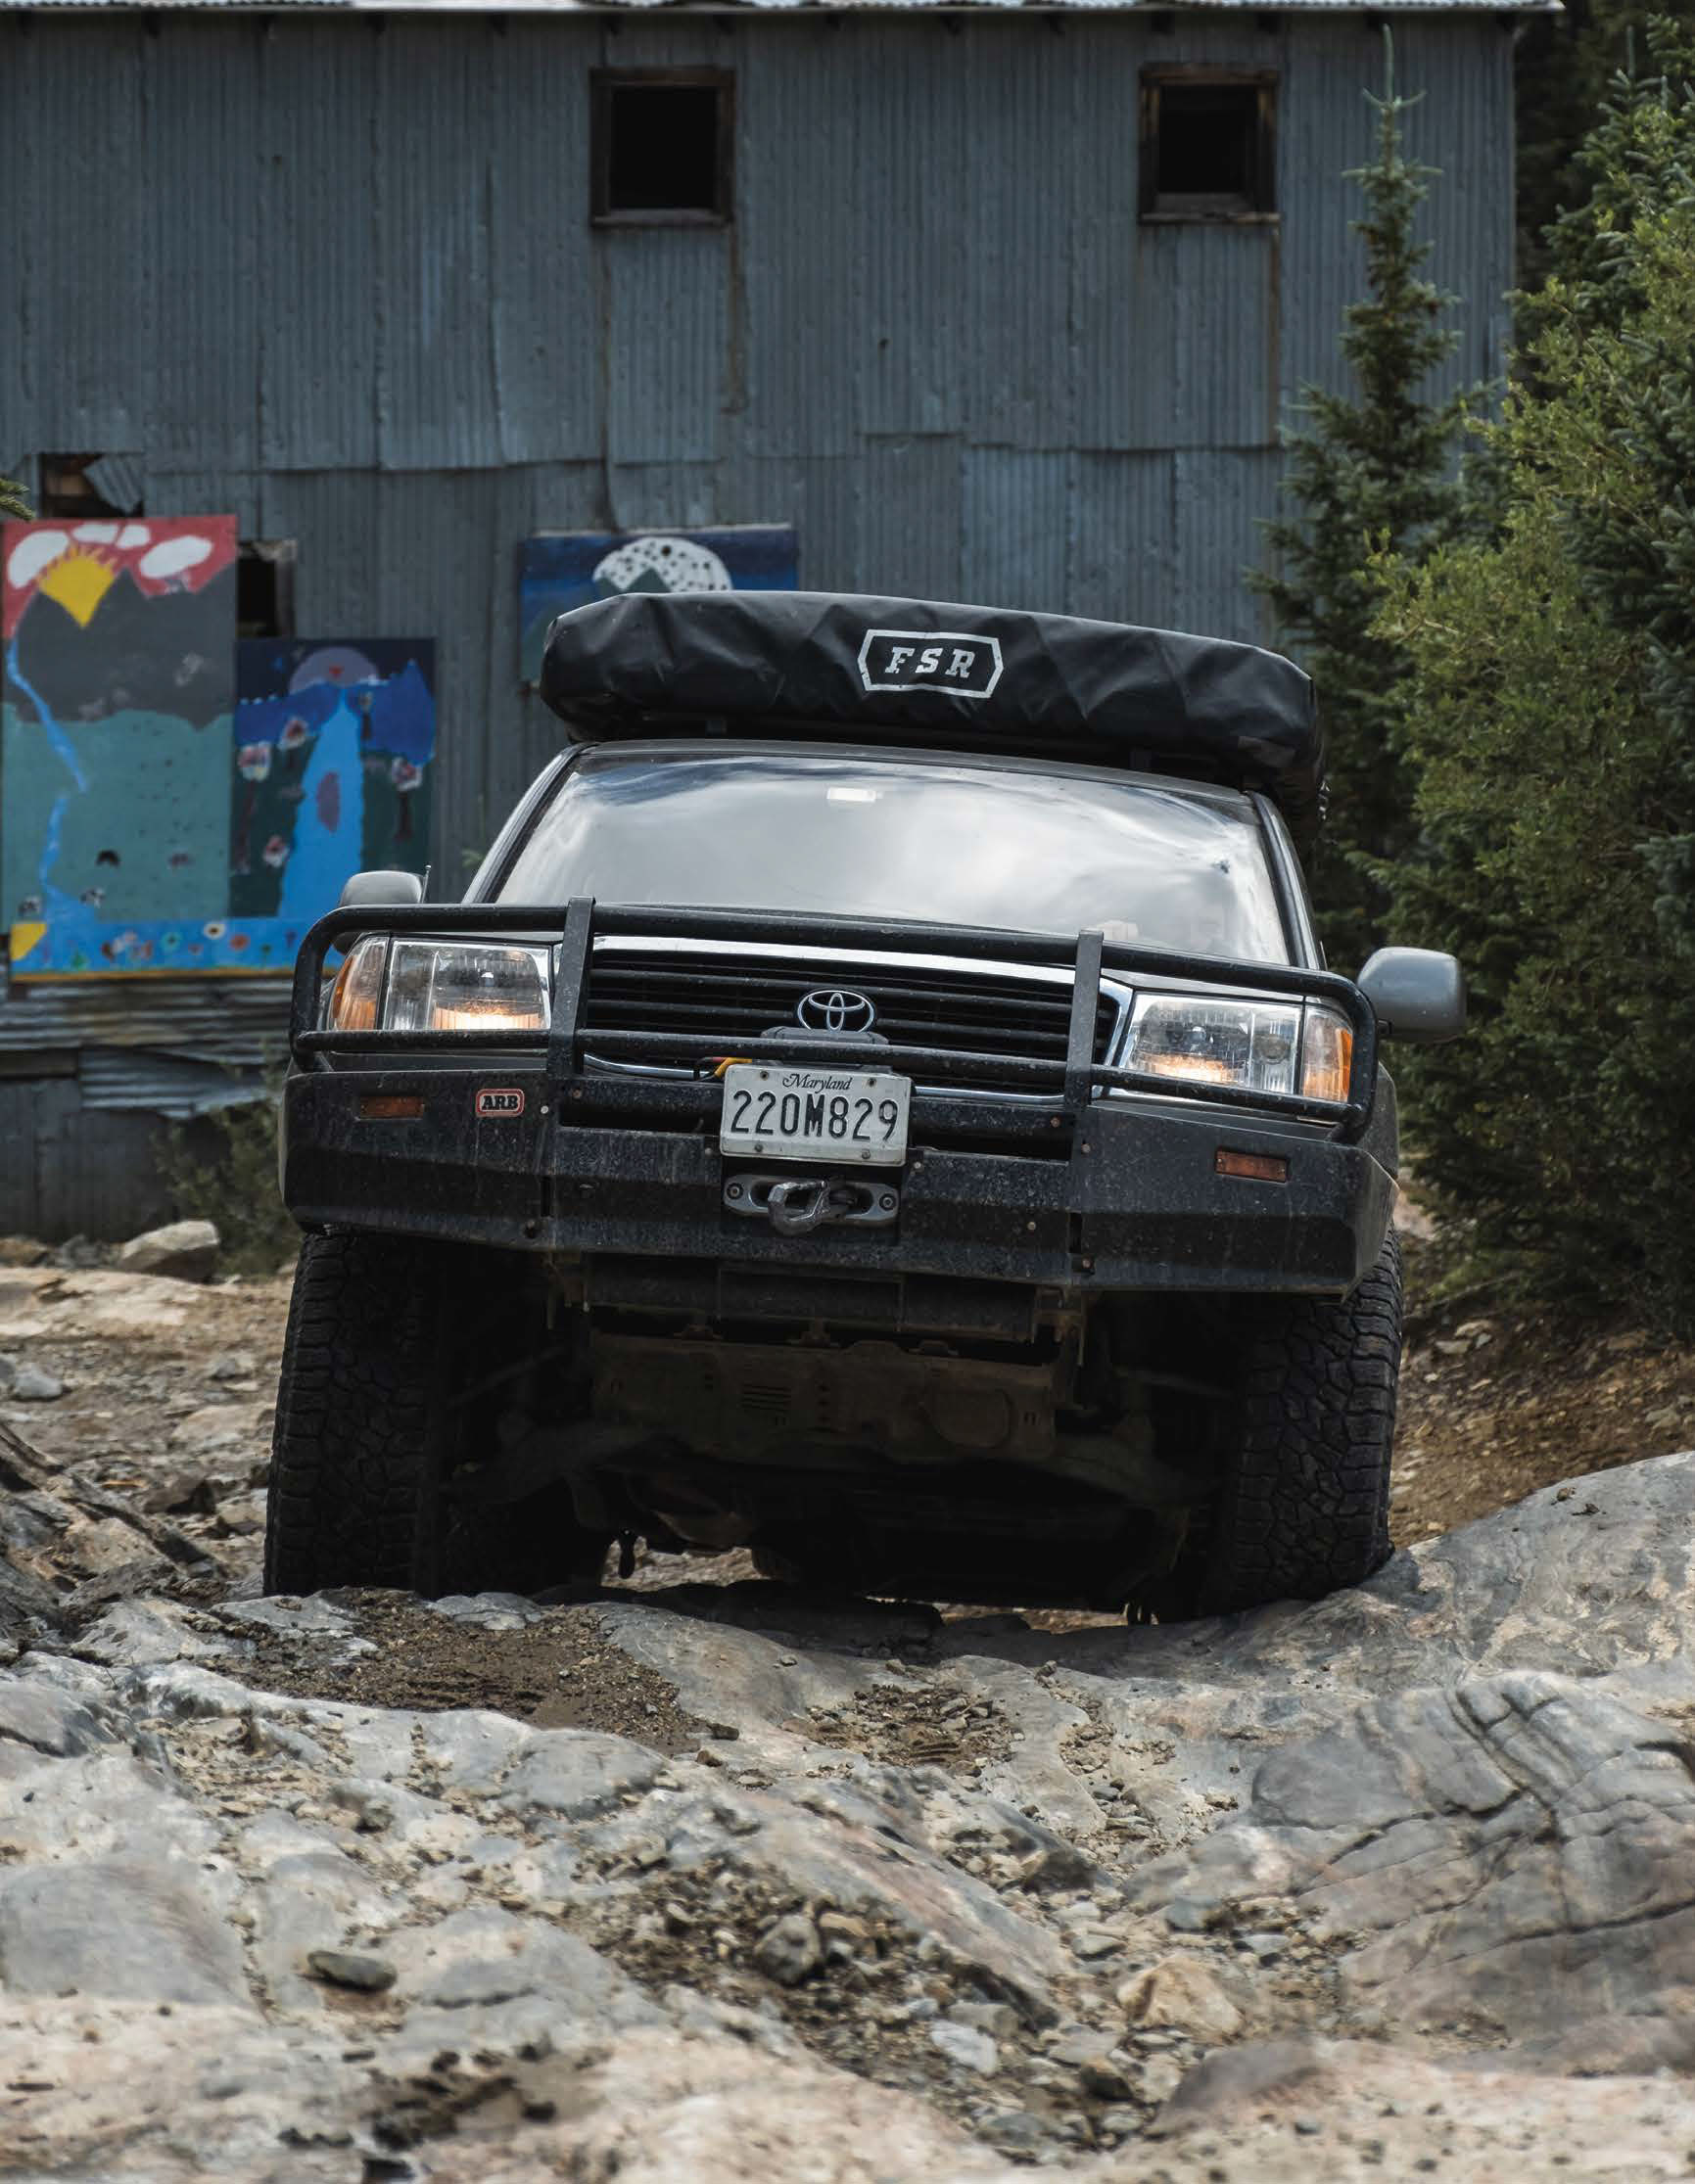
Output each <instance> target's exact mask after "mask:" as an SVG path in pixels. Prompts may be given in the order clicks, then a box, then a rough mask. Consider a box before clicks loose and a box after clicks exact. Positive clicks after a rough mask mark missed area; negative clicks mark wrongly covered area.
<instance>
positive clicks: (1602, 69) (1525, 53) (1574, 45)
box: [1514, 0, 1691, 288]
mask: <svg viewBox="0 0 1695 2184" xmlns="http://www.w3.org/2000/svg"><path fill="white" fill-rule="evenodd" d="M1690 13H1691V0H1680V5H1679V6H1677V7H1675V8H1672V9H1667V8H1665V7H1663V6H1662V7H1660V8H1658V9H1656V8H1655V7H1654V6H1653V5H1652V4H1651V0H1565V5H1564V6H1563V7H1561V8H1559V9H1557V10H1550V11H1549V12H1548V13H1546V14H1543V15H1534V16H1530V17H1528V18H1526V19H1525V20H1524V22H1523V23H1522V24H1521V26H1520V30H1519V34H1518V35H1519V44H1518V52H1517V55H1516V59H1515V66H1514V89H1515V95H1516V99H1515V103H1516V106H1517V114H1518V199H1519V202H1518V227H1519V278H1520V280H1521V282H1522V283H1523V284H1524V286H1525V287H1526V288H1533V287H1539V286H1540V284H1541V283H1542V282H1543V281H1544V280H1545V279H1546V278H1547V276H1548V274H1549V272H1550V271H1552V270H1553V261H1552V257H1551V256H1550V252H1549V234H1550V231H1551V229H1552V227H1553V225H1554V223H1555V221H1556V219H1557V218H1558V217H1559V215H1560V214H1561V213H1562V212H1564V211H1568V210H1573V211H1581V209H1583V207H1584V206H1585V205H1586V204H1587V202H1588V198H1589V193H1590V190H1591V189H1592V188H1593V187H1594V184H1595V181H1596V178H1597V176H1596V170H1595V168H1594V167H1593V165H1592V164H1591V163H1589V162H1587V161H1586V159H1585V156H1584V145H1585V140H1586V138H1587V137H1588V133H1589V131H1590V129H1591V128H1592V127H1593V125H1594V120H1595V115H1596V112H1597V111H1598V109H1599V108H1600V107H1601V105H1602V104H1603V102H1604V101H1605V99H1606V97H1607V92H1608V87H1609V85H1610V84H1611V83H1612V81H1613V79H1614V77H1615V76H1616V75H1617V74H1618V72H1619V70H1621V69H1626V68H1629V67H1630V64H1631V60H1632V56H1633V54H1635V53H1640V52H1642V51H1644V50H1645V32H1646V28H1647V24H1648V22H1649V20H1650V18H1651V17H1652V16H1653V15H1655V14H1663V15H1665V14H1680V15H1681V16H1682V17H1683V18H1684V19H1685V20H1686V19H1687V18H1688V17H1689V15H1690Z"/></svg>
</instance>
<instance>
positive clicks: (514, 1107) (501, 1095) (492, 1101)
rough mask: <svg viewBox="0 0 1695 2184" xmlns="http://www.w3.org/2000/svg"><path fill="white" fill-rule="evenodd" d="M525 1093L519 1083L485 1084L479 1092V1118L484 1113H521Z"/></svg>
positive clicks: (503, 1114)
mask: <svg viewBox="0 0 1695 2184" xmlns="http://www.w3.org/2000/svg"><path fill="white" fill-rule="evenodd" d="M523 1112H524V1094H523V1092H522V1090H521V1089H520V1088H519V1087H518V1086H517V1085H485V1086H484V1087H483V1089H482V1090H481V1092H478V1094H477V1115H478V1119H479V1120H481V1118H482V1117H483V1116H484V1115H502V1116H511V1115H521V1114H522V1113H523Z"/></svg>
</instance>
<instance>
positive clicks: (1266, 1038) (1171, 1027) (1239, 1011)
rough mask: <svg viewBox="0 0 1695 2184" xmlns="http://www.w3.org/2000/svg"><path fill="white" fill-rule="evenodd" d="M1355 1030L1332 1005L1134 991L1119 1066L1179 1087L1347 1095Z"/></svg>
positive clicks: (1333, 1096) (1335, 1097)
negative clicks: (1304, 1004) (1126, 1038)
mask: <svg viewBox="0 0 1695 2184" xmlns="http://www.w3.org/2000/svg"><path fill="white" fill-rule="evenodd" d="M1352 1063H1353V1032H1352V1030H1351V1029H1350V1027H1349V1025H1348V1023H1347V1019H1346V1018H1345V1017H1343V1016H1342V1015H1339V1014H1338V1012H1337V1011H1336V1010H1335V1009H1333V1008H1327V1007H1325V1006H1323V1005H1322V1004H1321V1003H1318V1002H1308V1003H1307V1004H1306V1006H1305V1007H1304V1008H1303V1007H1302V1005H1301V1004H1300V1002H1298V1001H1246V1000H1243V1001H1237V1000H1214V999H1212V998H1211V997H1210V996H1207V995H1201V994H1139V995H1138V996H1137V997H1136V1003H1135V1007H1134V1008H1133V1010H1132V1012H1131V1018H1130V1036H1129V1039H1128V1041H1127V1043H1126V1046H1125V1049H1124V1057H1123V1067H1124V1068H1126V1069H1133V1070H1136V1071H1138V1072H1139V1073H1141V1074H1142V1075H1144V1076H1149V1077H1169V1078H1171V1079H1172V1080H1173V1081H1174V1082H1175V1083H1177V1084H1180V1085H1183V1086H1185V1087H1189V1086H1193V1087H1195V1088H1197V1089H1202V1090H1203V1089H1204V1088H1205V1087H1206V1086H1208V1085H1219V1086H1229V1087H1231V1088H1232V1089H1234V1090H1235V1091H1238V1092H1284V1093H1289V1092H1295V1090H1296V1088H1297V1086H1298V1089H1299V1091H1300V1092H1301V1094H1302V1095H1303V1096H1304V1097H1305V1098H1307V1099H1329V1100H1335V1101H1336V1102H1337V1103H1338V1104H1339V1105H1340V1104H1341V1103H1342V1101H1344V1100H1345V1099H1346V1098H1347V1084H1348V1073H1349V1071H1350V1069H1351V1067H1352Z"/></svg>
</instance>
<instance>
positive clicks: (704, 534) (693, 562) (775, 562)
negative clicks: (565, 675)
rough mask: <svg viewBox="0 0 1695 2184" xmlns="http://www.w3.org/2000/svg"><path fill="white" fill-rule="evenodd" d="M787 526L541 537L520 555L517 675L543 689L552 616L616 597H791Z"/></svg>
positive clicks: (792, 564)
mask: <svg viewBox="0 0 1695 2184" xmlns="http://www.w3.org/2000/svg"><path fill="white" fill-rule="evenodd" d="M799 581H800V544H799V540H798V539H797V537H796V535H795V532H794V527H793V525H791V524H729V525H725V526H721V527H719V528H718V529H715V530H711V531H625V532H607V531H542V532H538V533H537V534H536V535H535V537H533V538H526V539H524V540H523V541H522V542H521V543H520V545H519V547H518V674H519V679H520V680H521V681H524V682H528V683H535V682H538V681H540V679H541V648H542V646H543V645H544V644H545V642H546V639H547V631H548V629H549V628H550V627H552V624H553V620H554V618H555V616H557V615H562V614H565V613H566V612H568V611H569V609H571V608H572V607H585V606H587V605H588V604H589V600H591V599H610V598H611V597H612V596H613V595H614V594H615V593H617V592H620V591H793V590H794V589H795V587H796V585H797V584H798V582H799Z"/></svg>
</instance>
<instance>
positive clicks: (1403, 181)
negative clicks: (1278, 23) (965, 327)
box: [1248, 30, 1470, 967]
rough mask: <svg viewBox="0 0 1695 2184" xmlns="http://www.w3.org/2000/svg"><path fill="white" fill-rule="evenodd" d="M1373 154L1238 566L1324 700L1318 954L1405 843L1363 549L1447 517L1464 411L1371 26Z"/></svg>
mask: <svg viewBox="0 0 1695 2184" xmlns="http://www.w3.org/2000/svg"><path fill="white" fill-rule="evenodd" d="M1384 55H1385V61H1384V74H1385V83H1384V91H1383V96H1382V97H1381V98H1379V97H1377V96H1376V95H1375V94H1373V93H1371V92H1367V93H1366V97H1367V99H1368V100H1369V102H1370V104H1371V105H1372V107H1373V108H1374V109H1375V110H1376V114H1377V122H1378V128H1377V154H1376V157H1375V159H1374V160H1373V161H1372V163H1371V164H1370V165H1369V166H1365V167H1360V168H1357V169H1354V170H1353V171H1352V172H1350V174H1349V176H1348V179H1349V180H1350V181H1353V182H1355V183H1357V184H1358V186H1359V190H1360V194H1361V196H1362V197H1363V199H1364V201H1365V209H1364V213H1363V215H1362V216H1361V217H1360V218H1359V219H1357V220H1355V221H1354V223H1353V226H1354V230H1355V232H1356V233H1357V234H1358V235H1359V236H1361V237H1362V239H1363V241H1364V244H1365V264H1366V294H1365V297H1364V299H1363V300H1362V301H1361V302H1356V303H1352V304H1350V305H1349V306H1348V308H1347V310H1346V311H1345V313H1344V314H1343V324H1342V335H1341V343H1340V346H1341V349H1342V358H1343V360H1344V362H1345V363H1346V365H1347V367H1348V371H1349V374H1350V378H1351V382H1352V384H1351V388H1350V391H1349V393H1348V394H1346V395H1336V394H1331V393H1329V392H1327V391H1326V390H1324V389H1322V388H1316V387H1308V388H1305V389H1303V390H1302V398H1301V405H1300V406H1301V411H1302V413H1303V416H1304V418H1305V420H1306V427H1305V430H1303V431H1302V432H1301V433H1299V434H1298V435H1289V436H1286V440H1285V446H1286V449H1287V462H1286V466H1285V475H1284V490H1285V492H1286V493H1287V494H1288V495H1289V496H1290V498H1291V500H1292V501H1293V502H1294V503H1295V509H1294V511H1293V512H1292V513H1291V514H1289V515H1286V516H1284V517H1282V518H1280V519H1279V520H1278V521H1277V522H1276V523H1274V524H1272V525H1269V526H1268V527H1267V533H1268V538H1269V542H1270V544H1271V546H1272V548H1273V550H1274V553H1275V557H1276V561H1275V567H1274V569H1273V570H1271V571H1269V572H1268V571H1263V570H1252V571H1249V572H1248V583H1249V584H1250V586H1251V587H1252V588H1253V589H1255V590H1257V591H1259V592H1261V593H1263V594H1264V596H1265V597H1266V598H1267V599H1269V600H1270V602H1271V606H1272V609H1273V612H1274V614H1275V616H1276V619H1277V625H1278V629H1279V634H1280V638H1281V640H1282V641H1283V642H1284V643H1286V644H1288V645H1290V646H1291V647H1292V649H1294V650H1295V652H1297V653H1298V655H1299V656H1300V658H1301V660H1302V662H1303V664H1304V665H1305V666H1306V667H1307V668H1308V669H1309V671H1310V672H1311V674H1313V676H1314V677H1315V679H1316V681H1317V684H1318V690H1319V699H1320V704H1321V707H1322V710H1323V717H1324V721H1325V732H1326V739H1327V746H1328V763H1329V775H1330V813H1329V817H1328V820H1327V822H1326V830H1325V837H1324V840H1323V842H1322V843H1321V845H1320V848H1319V851H1318V854H1317V858H1316V860H1315V866H1314V873H1313V879H1314V892H1315V894H1316V895H1317V898H1318V903H1319V913H1320V914H1319V925H1320V929H1321V931H1322V933H1323V936H1324V941H1325V946H1326V949H1327V951H1328V952H1329V953H1330V955H1331V957H1332V959H1333V960H1335V961H1337V962H1339V963H1341V964H1342V965H1344V966H1346V967H1352V966H1354V965H1357V963H1358V962H1359V961H1360V960H1361V959H1362V958H1363V956H1364V955H1365V954H1367V953H1369V952H1370V950H1371V948H1372V947H1374V946H1375V945H1376V943H1377V941H1378V940H1379V938H1380V937H1381V931H1382V923H1383V918H1384V914H1385V910H1386V907H1387V897H1386V893H1385V890H1384V887H1383V885H1382V882H1381V881H1380V880H1379V878H1378V877H1377V875H1376V869H1375V866H1376V861H1377V860H1381V859H1386V858H1393V857H1396V856H1397V855H1399V854H1400V853H1401V852H1402V851H1403V850H1404V849H1405V848H1406V847H1407V845H1408V842H1409V840H1410V817H1409V814H1410V812H1411V807H1412V784H1411V781H1410V778H1409V777H1408V774H1407V771H1406V767H1405V765H1404V762H1403V760H1402V758H1401V755H1400V752H1399V749H1398V746H1397V741H1396V733H1395V723H1396V720H1397V711H1396V701H1395V685H1396V682H1397V680H1398V678H1399V675H1400V673H1401V663H1400V660H1399V658H1398V656H1397V654H1396V652H1395V650H1394V647H1393V646H1392V645H1390V644H1389V643H1387V642H1386V641H1385V639H1384V637H1383V635H1382V633H1381V632H1380V630H1379V629H1378V627H1377V626H1376V625H1377V617H1378V613H1379V610H1380V608H1381V606H1382V603H1383V602H1382V593H1381V580H1380V577H1379V575H1378V572H1377V568H1376V565H1375V562H1374V552H1375V553H1376V554H1378V555H1381V554H1384V553H1391V554H1398V555H1416V554H1418V553H1419V552H1420V551H1421V550H1422V549H1423V546H1424V544H1425V542H1426V541H1428V540H1430V539H1432V538H1434V537H1436V535H1438V534H1440V533H1441V532H1442V531H1443V530H1446V529H1452V528H1453V527H1454V526H1455V525H1456V524H1457V523H1458V522H1459V520H1460V515H1461V509H1462V491H1461V487H1460V484H1459V482H1458V481H1457V480H1456V478H1455V476H1454V474H1453V462H1452V457H1453V453H1454V449H1455V445H1456V441H1457V437H1458V435H1459V433H1460V431H1461V428H1462V426H1463V424H1464V421H1465V419H1466V416H1467V414H1468V411H1469V408H1470V400H1469V397H1468V396H1466V395H1451V396H1449V397H1447V398H1446V399H1443V400H1439V401H1432V400H1430V399H1428V398H1427V397H1426V395H1425V393H1424V389H1425V385H1426V382H1427V381H1428V379H1429V377H1430V375H1431V374H1432V372H1434V371H1435V370H1436V368H1437V367H1438V366H1439V365H1441V364H1442V363H1443V362H1445V361H1446V359H1447V358H1448V357H1449V356H1450V355H1451V354H1452V353H1453V350H1454V349H1455V346H1456V345H1457V343H1458V341H1459V336H1458V334H1457V333H1456V332H1455V331H1454V330H1453V329H1452V327H1451V326H1449V325H1446V324H1444V318H1445V315H1446V313H1447V311H1448V309H1449V307H1450V306H1451V304H1452V303H1453V302H1454V299H1453V298H1452V297H1450V296H1448V295H1447V294H1445V293H1444V292H1443V291H1442V290H1441V289H1439V288H1437V287H1436V285H1435V284H1434V283H1433V282H1432V281H1431V280H1429V279H1428V278H1427V277H1426V273H1425V266H1426V264H1427V261H1428V259H1429V257H1430V251H1431V246H1430V245H1429V244H1428V243H1422V242H1420V241H1419V240H1418V239H1417V235H1416V226H1417V219H1418V210H1419V207H1420V206H1421V205H1422V204H1423V203H1424V201H1425V198H1426V197H1427V196H1428V194H1429V178H1430V176H1431V174H1432V173H1433V171H1434V170H1433V169H1431V168H1429V167H1423V166H1418V165H1415V164H1414V163H1411V162H1410V161H1409V160H1408V159H1407V157H1406V154H1405V150H1404V146H1403V143H1402V122H1403V116H1405V115H1406V113H1407V111H1408V110H1409V108H1410V107H1412V106H1413V105H1414V104H1415V103H1416V102H1415V101H1413V100H1410V99H1403V98H1399V97H1397V96H1396V94H1395V89H1394V48H1393V45H1392V42H1391V40H1390V37H1389V32H1388V31H1387V30H1386V31H1385V32H1384Z"/></svg>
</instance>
